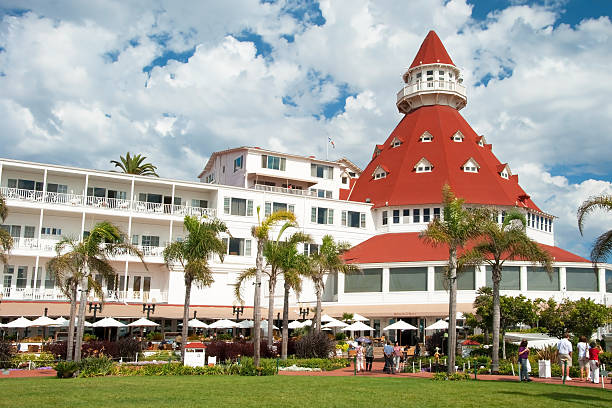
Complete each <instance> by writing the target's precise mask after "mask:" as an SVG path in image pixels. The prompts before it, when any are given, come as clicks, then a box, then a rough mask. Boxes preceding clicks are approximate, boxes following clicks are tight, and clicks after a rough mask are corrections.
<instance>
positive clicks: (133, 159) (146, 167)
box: [110, 152, 159, 177]
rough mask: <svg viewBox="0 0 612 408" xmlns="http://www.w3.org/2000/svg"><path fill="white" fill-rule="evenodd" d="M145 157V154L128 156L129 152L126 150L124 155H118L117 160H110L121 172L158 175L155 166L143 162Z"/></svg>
mask: <svg viewBox="0 0 612 408" xmlns="http://www.w3.org/2000/svg"><path fill="white" fill-rule="evenodd" d="M146 159H147V157H146V156H142V155H140V154H136V155H134V156H130V152H127V154H126V155H125V157H123V156H119V160H111V161H110V162H111V164H114V165H115V167H118V168H119V169H120V170H121V172H123V173H127V174H137V175H140V176H153V177H159V175H157V172H156V170H157V167H156V166H154V165H152V164H151V163H144V161H145V160H146Z"/></svg>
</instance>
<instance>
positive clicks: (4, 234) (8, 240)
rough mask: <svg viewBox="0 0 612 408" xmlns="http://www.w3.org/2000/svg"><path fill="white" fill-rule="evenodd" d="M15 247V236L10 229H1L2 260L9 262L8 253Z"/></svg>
mask: <svg viewBox="0 0 612 408" xmlns="http://www.w3.org/2000/svg"><path fill="white" fill-rule="evenodd" d="M11 249H13V237H11V234H9V232H8V231H6V230H3V229H0V262H2V263H6V262H7V255H8V254H9V253H10V252H11Z"/></svg>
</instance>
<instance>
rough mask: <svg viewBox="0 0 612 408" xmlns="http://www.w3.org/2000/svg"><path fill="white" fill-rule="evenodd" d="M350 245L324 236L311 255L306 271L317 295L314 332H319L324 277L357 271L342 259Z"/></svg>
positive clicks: (357, 269)
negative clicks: (308, 268)
mask: <svg viewBox="0 0 612 408" xmlns="http://www.w3.org/2000/svg"><path fill="white" fill-rule="evenodd" d="M350 248H351V245H350V244H349V243H348V242H334V238H333V237H332V236H331V235H325V236H324V237H323V241H322V243H321V247H320V248H319V252H318V253H317V254H313V255H312V259H313V263H312V268H311V269H310V270H309V271H308V277H309V278H310V279H311V280H312V282H313V283H314V287H315V293H316V295H317V307H316V308H315V321H314V329H315V332H317V333H318V332H320V331H321V297H322V296H323V291H324V290H325V277H326V276H327V275H328V274H337V273H339V272H340V273H343V274H350V273H354V272H357V271H359V268H357V267H356V266H355V265H353V264H347V263H345V262H344V259H342V254H343V253H344V252H346V251H348V250H349V249H350Z"/></svg>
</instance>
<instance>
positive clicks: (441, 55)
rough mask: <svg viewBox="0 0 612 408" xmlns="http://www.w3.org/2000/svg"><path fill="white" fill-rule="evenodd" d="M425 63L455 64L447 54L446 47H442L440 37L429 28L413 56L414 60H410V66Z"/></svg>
mask: <svg viewBox="0 0 612 408" xmlns="http://www.w3.org/2000/svg"><path fill="white" fill-rule="evenodd" d="M425 64H449V65H455V64H454V63H453V60H452V59H451V57H450V56H449V55H448V52H446V48H444V45H443V44H442V41H440V38H439V37H438V35H437V34H436V32H435V31H433V30H431V31H430V32H429V33H428V34H427V36H426V37H425V39H424V40H423V43H422V44H421V48H419V52H417V55H416V57H414V61H412V64H411V65H410V68H414V67H417V66H419V65H425Z"/></svg>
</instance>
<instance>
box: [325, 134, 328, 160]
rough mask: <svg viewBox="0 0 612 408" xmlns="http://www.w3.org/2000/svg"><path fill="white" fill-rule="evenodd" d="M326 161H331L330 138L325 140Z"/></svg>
mask: <svg viewBox="0 0 612 408" xmlns="http://www.w3.org/2000/svg"><path fill="white" fill-rule="evenodd" d="M325 160H329V136H328V137H327V140H325Z"/></svg>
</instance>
